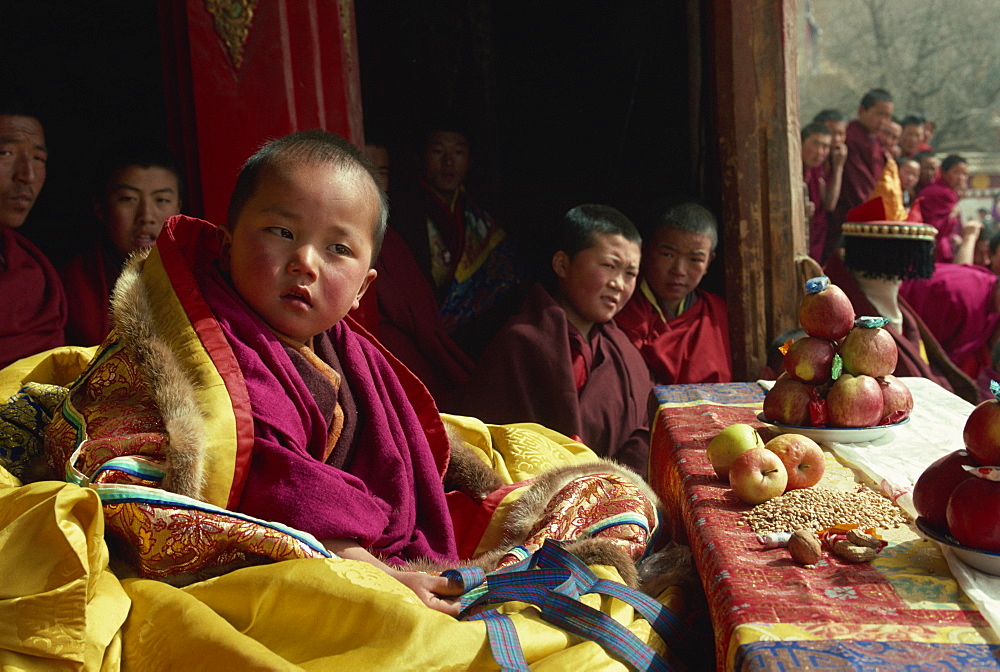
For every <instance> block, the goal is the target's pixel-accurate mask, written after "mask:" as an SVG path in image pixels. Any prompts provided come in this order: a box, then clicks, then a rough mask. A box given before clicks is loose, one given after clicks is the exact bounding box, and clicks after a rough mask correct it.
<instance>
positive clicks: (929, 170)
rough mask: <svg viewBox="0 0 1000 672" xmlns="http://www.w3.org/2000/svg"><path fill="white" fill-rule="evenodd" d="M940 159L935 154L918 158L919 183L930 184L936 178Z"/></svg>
mask: <svg viewBox="0 0 1000 672" xmlns="http://www.w3.org/2000/svg"><path fill="white" fill-rule="evenodd" d="M940 167H941V159H939V158H937V157H936V156H925V157H924V158H922V159H920V184H930V183H931V182H933V181H934V180H935V179H937V173H938V168H940Z"/></svg>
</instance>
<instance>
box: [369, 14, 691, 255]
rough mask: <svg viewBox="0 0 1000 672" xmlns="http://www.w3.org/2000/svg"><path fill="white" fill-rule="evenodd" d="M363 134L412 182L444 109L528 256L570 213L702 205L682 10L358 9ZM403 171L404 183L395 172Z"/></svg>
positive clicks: (490, 199) (634, 213)
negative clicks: (380, 143)
mask: <svg viewBox="0 0 1000 672" xmlns="http://www.w3.org/2000/svg"><path fill="white" fill-rule="evenodd" d="M355 7H356V11H357V26H358V47H359V51H360V60H361V64H360V67H361V80H362V95H363V99H364V111H365V127H366V129H368V130H372V131H373V132H376V133H377V134H379V135H380V136H382V137H383V138H387V139H388V140H389V142H390V145H391V148H392V149H393V150H394V151H393V163H394V165H395V166H396V168H394V171H396V173H397V174H399V175H400V178H401V179H406V178H407V177H409V176H408V175H407V172H408V171H409V170H411V169H412V166H413V157H414V151H413V147H412V146H411V141H412V139H413V137H414V134H415V129H416V128H417V127H418V126H419V125H420V122H421V120H422V119H424V118H425V117H427V116H432V115H435V114H437V113H439V112H441V111H442V110H447V111H451V112H457V113H459V114H461V115H462V116H464V117H465V119H466V120H467V121H468V123H469V124H470V125H471V127H472V131H473V132H474V133H475V143H474V147H473V162H474V167H473V170H472V173H473V175H472V176H471V177H470V180H471V182H472V183H471V185H470V189H473V190H474V193H475V195H476V196H477V198H478V199H479V200H480V201H483V202H484V204H485V205H486V207H487V208H488V209H489V210H490V211H491V212H493V213H494V215H495V216H497V217H498V218H499V219H500V220H501V221H502V223H503V224H504V225H505V227H506V228H507V229H508V231H510V233H511V234H512V235H514V236H515V237H516V238H518V239H519V240H520V242H521V243H522V249H526V250H531V251H534V252H539V251H540V250H544V249H547V247H548V243H549V240H548V238H547V237H546V231H547V230H548V229H549V228H550V226H551V223H552V222H553V221H555V220H556V219H558V218H559V217H561V216H562V214H563V213H564V212H565V211H566V210H568V209H569V208H571V207H573V206H575V205H578V204H580V203H583V202H597V203H608V204H611V205H614V206H616V207H618V208H619V209H621V210H623V211H624V212H626V214H628V215H630V216H631V217H632V218H633V219H636V220H637V222H638V219H640V218H641V216H642V214H643V212H644V210H645V209H646V208H647V207H648V205H649V203H650V202H651V201H652V200H654V199H661V198H669V197H670V196H671V195H676V194H685V195H687V196H689V197H690V196H691V195H692V194H693V192H694V186H695V185H694V177H693V171H692V169H691V165H692V163H691V156H692V141H691V137H690V136H691V133H690V123H689V120H690V118H691V106H690V105H689V103H688V101H689V88H690V87H689V67H688V62H689V57H688V40H687V25H686V18H685V17H686V14H685V3H682V2H661V3H650V2H640V1H637V0H626V1H625V2H620V3H607V2H590V1H584V2H579V1H578V2H556V3H510V2H501V1H498V0H436V1H435V2H420V3H403V2H392V1H389V0H381V1H380V0H357V2H356V3H355ZM397 168H398V170H397Z"/></svg>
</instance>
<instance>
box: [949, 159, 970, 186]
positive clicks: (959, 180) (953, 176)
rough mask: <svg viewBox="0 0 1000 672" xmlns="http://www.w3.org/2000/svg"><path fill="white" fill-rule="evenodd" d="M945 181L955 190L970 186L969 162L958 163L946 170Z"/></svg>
mask: <svg viewBox="0 0 1000 672" xmlns="http://www.w3.org/2000/svg"><path fill="white" fill-rule="evenodd" d="M943 177H944V181H945V182H946V183H947V184H948V186H949V187H951V188H952V189H954V190H955V191H964V190H966V189H968V187H969V164H967V163H956V164H955V165H954V166H952V167H951V168H949V169H948V170H946V171H945V172H944V175H943Z"/></svg>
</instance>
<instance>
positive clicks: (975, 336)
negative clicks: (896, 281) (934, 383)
mask: <svg viewBox="0 0 1000 672" xmlns="http://www.w3.org/2000/svg"><path fill="white" fill-rule="evenodd" d="M996 287H997V276H996V274H995V273H993V271H991V270H990V269H988V268H982V267H980V266H970V265H965V264H937V265H936V266H935V268H934V275H932V276H931V277H930V278H927V279H923V278H916V279H913V280H907V281H906V282H904V283H903V285H902V287H900V288H899V295H900V296H902V297H903V298H904V299H906V302H907V303H908V304H910V307H912V308H913V310H915V311H916V312H917V314H918V315H919V316H920V318H921V319H922V320H923V321H924V323H925V324H926V325H927V327H928V328H929V329H930V330H931V333H933V334H934V337H935V338H937V339H938V341H939V342H940V343H941V347H943V348H944V350H945V352H946V353H948V357H949V358H951V361H952V362H954V363H955V364H956V365H957V366H958V367H959V368H961V369H962V370H963V371H965V372H966V373H967V374H969V376H970V377H971V378H973V379H975V378H976V377H977V376H978V375H979V369H980V368H982V366H983V365H984V364H986V365H988V364H989V362H990V357H989V341H990V337H991V336H993V334H994V333H995V332H996V329H997V325H998V324H1000V314H998V313H995V312H993V302H994V294H995V292H996Z"/></svg>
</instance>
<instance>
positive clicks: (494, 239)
mask: <svg viewBox="0 0 1000 672" xmlns="http://www.w3.org/2000/svg"><path fill="white" fill-rule="evenodd" d="M506 236H507V233H506V232H505V231H504V230H503V229H501V228H499V227H497V228H495V229H493V231H492V232H490V237H489V238H488V239H487V240H486V244H485V245H483V247H482V248H481V249H480V250H479V254H478V255H476V258H475V259H472V260H471V261H466V260H465V257H464V250H460V251H459V252H458V253H459V254H460V255H463V256H461V257H459V260H458V264H457V265H456V266H455V281H456V282H465V281H466V280H468V279H469V278H471V277H472V275H473V274H474V273H475V272H476V271H478V270H479V267H480V266H482V265H483V263H484V262H485V261H486V258H487V257H489V256H490V253H491V252H493V248H495V247H496V246H497V245H499V244H500V243H501V242H502V241H503V239H504V238H505V237H506Z"/></svg>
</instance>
